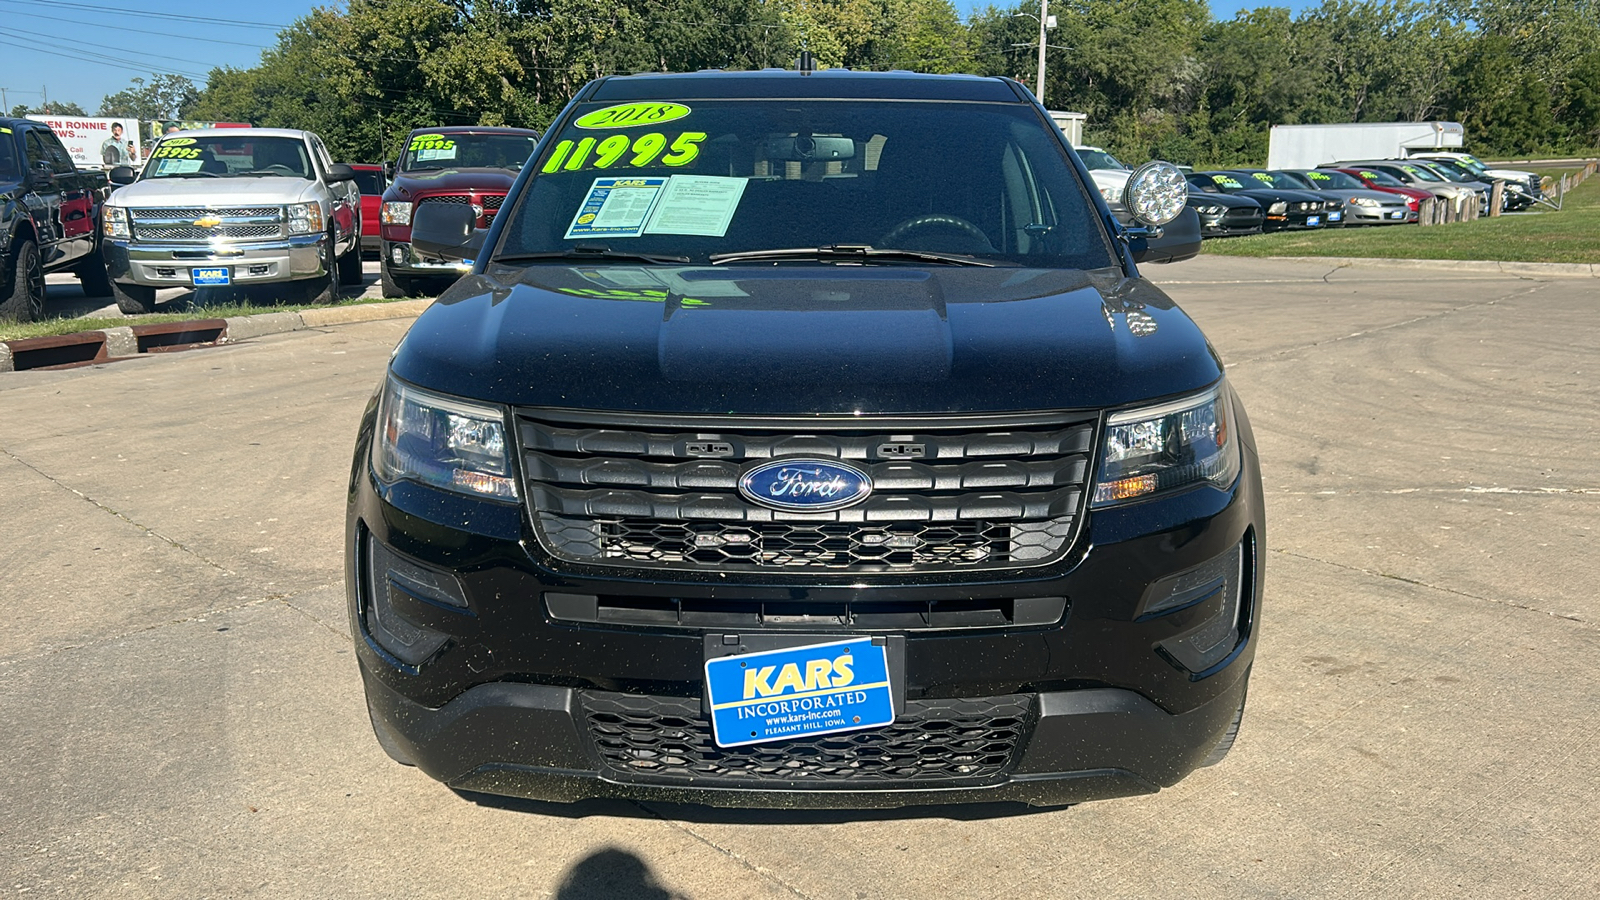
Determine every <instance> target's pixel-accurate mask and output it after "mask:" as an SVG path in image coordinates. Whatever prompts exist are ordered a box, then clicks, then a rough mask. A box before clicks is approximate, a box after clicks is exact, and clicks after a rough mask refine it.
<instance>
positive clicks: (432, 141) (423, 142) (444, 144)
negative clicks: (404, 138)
mask: <svg viewBox="0 0 1600 900" xmlns="http://www.w3.org/2000/svg"><path fill="white" fill-rule="evenodd" d="M455 145H456V142H455V141H452V140H450V139H448V138H446V137H445V136H444V135H442V134H419V135H417V136H416V137H414V138H412V139H411V146H410V147H409V148H407V149H409V150H412V151H417V150H449V149H450V148H452V147H454V146H455Z"/></svg>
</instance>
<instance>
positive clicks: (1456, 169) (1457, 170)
mask: <svg viewBox="0 0 1600 900" xmlns="http://www.w3.org/2000/svg"><path fill="white" fill-rule="evenodd" d="M1428 169H1429V170H1430V171H1433V172H1438V173H1439V174H1440V175H1443V176H1444V177H1446V178H1448V179H1450V180H1451V181H1477V180H1478V179H1476V178H1473V177H1472V173H1471V172H1468V171H1467V170H1466V169H1463V168H1462V167H1460V166H1458V165H1455V164H1454V163H1450V162H1446V161H1444V160H1442V159H1430V160H1428Z"/></svg>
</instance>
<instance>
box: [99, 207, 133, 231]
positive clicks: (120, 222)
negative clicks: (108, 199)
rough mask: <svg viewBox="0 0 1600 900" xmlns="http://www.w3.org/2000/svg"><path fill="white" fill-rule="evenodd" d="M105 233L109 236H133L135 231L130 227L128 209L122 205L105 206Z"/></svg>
mask: <svg viewBox="0 0 1600 900" xmlns="http://www.w3.org/2000/svg"><path fill="white" fill-rule="evenodd" d="M104 221H105V226H104V227H105V234H106V237H108V238H132V237H133V231H132V229H130V228H129V227H128V211H127V210H126V209H123V208H122V207H120V206H111V205H109V204H108V205H107V206H106V207H105V216H104Z"/></svg>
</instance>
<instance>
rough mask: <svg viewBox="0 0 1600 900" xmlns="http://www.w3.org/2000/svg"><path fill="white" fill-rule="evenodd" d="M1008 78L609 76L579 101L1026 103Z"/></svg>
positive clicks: (833, 72)
mask: <svg viewBox="0 0 1600 900" xmlns="http://www.w3.org/2000/svg"><path fill="white" fill-rule="evenodd" d="M1024 93H1025V92H1024V90H1023V89H1022V88H1021V87H1020V85H1017V84H1016V82H1013V81H1012V80H1011V79H1009V78H993V77H982V76H977V75H923V74H918V73H915V72H855V71H851V70H849V69H825V70H822V71H818V72H797V71H794V70H792V69H762V70H761V71H758V72H723V71H704V72H690V73H681V74H680V73H669V74H656V73H650V74H644V75H613V76H611V77H609V78H605V79H602V80H600V81H599V82H598V83H596V84H595V86H594V87H593V88H592V89H591V90H590V91H589V93H588V95H587V96H580V97H579V98H578V99H580V100H686V99H700V100H715V99H722V100H732V99H764V98H774V99H789V98H794V99H804V98H810V97H815V98H819V99H820V98H828V99H851V100H854V99H860V100H956V101H962V100H966V101H974V100H976V101H989V102H1007V101H1009V102H1018V101H1024V100H1032V95H1031V94H1030V95H1027V96H1026V97H1024V96H1023V94H1024Z"/></svg>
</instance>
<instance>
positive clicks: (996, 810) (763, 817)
mask: <svg viewBox="0 0 1600 900" xmlns="http://www.w3.org/2000/svg"><path fill="white" fill-rule="evenodd" d="M455 793H456V794H457V796H459V797H461V798H462V799H463V800H467V801H469V802H471V803H475V804H477V805H478V806H484V807H489V808H493V809H503V810H506V811H508V812H522V813H529V814H531V815H540V816H554V817H558V818H564V819H586V818H590V817H593V816H610V817H614V818H631V819H667V820H670V821H674V822H696V823H701V824H707V825H712V824H715V825H841V824H849V823H851V822H894V821H908V820H914V819H951V820H954V821H960V822H977V821H983V820H986V819H1014V818H1021V817H1023V816H1032V815H1039V814H1042V813H1052V812H1060V811H1061V810H1063V809H1067V808H1068V807H1064V806H1050V807H1040V806H1028V805H1026V804H1022V803H961V804H947V805H939V806H903V807H899V808H896V809H724V808H722V807H715V806H700V805H697V804H693V803H656V802H643V801H641V802H635V801H632V800H580V801H578V802H576V803H551V802H548V801H544V800H523V799H520V798H517V797H502V796H499V795H497V794H479V793H474V792H472V791H455Z"/></svg>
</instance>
